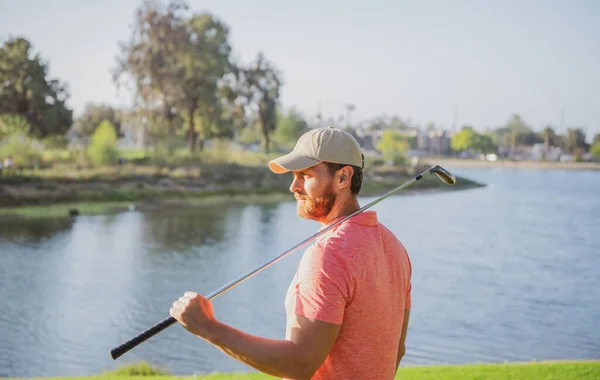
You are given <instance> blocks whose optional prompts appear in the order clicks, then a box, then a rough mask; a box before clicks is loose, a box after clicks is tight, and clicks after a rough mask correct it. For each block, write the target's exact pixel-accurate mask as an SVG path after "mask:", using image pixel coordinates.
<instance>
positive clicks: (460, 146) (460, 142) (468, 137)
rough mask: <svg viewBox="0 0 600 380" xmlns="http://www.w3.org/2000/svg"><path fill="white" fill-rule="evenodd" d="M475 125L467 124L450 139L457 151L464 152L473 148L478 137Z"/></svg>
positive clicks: (451, 144) (453, 148)
mask: <svg viewBox="0 0 600 380" xmlns="http://www.w3.org/2000/svg"><path fill="white" fill-rule="evenodd" d="M476 138H477V137H476V132H475V131H474V130H473V127H470V126H465V127H463V128H462V129H461V130H460V132H458V133H457V134H455V135H454V136H453V137H452V140H450V147H451V148H452V150H454V151H456V152H463V151H465V150H469V149H472V148H473V145H474V143H475V139H476Z"/></svg>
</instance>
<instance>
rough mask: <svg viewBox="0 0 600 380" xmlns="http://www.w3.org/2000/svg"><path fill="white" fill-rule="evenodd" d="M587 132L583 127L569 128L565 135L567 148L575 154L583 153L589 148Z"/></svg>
mask: <svg viewBox="0 0 600 380" xmlns="http://www.w3.org/2000/svg"><path fill="white" fill-rule="evenodd" d="M587 148H588V145H587V143H586V142H585V133H584V132H583V130H582V129H581V128H568V129H567V135H566V136H565V150H566V151H567V152H568V153H570V154H574V155H581V154H582V153H583V152H585V150H587Z"/></svg>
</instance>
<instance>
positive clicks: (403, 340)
mask: <svg viewBox="0 0 600 380" xmlns="http://www.w3.org/2000/svg"><path fill="white" fill-rule="evenodd" d="M409 319H410V309H406V310H404V320H403V321H402V333H401V334H400V343H399V344H398V358H397V359H396V368H398V366H399V365H400V360H402V357H403V356H404V354H405V353H406V333H407V332H408V320H409Z"/></svg>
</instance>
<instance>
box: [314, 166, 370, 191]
mask: <svg viewBox="0 0 600 380" xmlns="http://www.w3.org/2000/svg"><path fill="white" fill-rule="evenodd" d="M323 163H324V164H325V165H326V166H327V168H328V169H329V174H331V175H334V174H335V172H336V171H338V170H340V169H341V168H343V167H344V166H350V167H352V169H354V174H352V179H351V183H350V191H351V192H352V194H354V195H358V193H360V188H361V187H362V181H363V172H362V168H359V167H358V166H354V165H346V164H338V163H335V162H323Z"/></svg>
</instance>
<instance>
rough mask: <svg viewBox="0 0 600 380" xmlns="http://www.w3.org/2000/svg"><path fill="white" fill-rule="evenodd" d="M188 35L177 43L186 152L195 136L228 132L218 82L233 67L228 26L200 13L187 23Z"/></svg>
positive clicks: (192, 144) (179, 102)
mask: <svg viewBox="0 0 600 380" xmlns="http://www.w3.org/2000/svg"><path fill="white" fill-rule="evenodd" d="M186 26H187V31H188V35H189V39H188V40H187V41H186V44H184V45H183V46H181V50H180V65H181V70H180V72H181V76H180V82H179V83H180V85H179V86H178V87H180V88H181V97H179V99H178V104H179V106H180V108H181V109H182V110H184V112H186V119H187V123H186V124H187V126H188V132H187V136H188V141H189V146H190V152H194V150H195V142H196V139H197V137H200V138H201V139H205V138H208V137H211V136H215V135H216V136H219V135H223V134H228V135H231V132H232V130H231V123H229V121H230V120H227V119H226V118H224V114H223V113H224V111H223V107H222V104H221V98H220V89H219V84H220V82H221V80H222V79H223V77H224V76H225V75H226V74H228V73H230V72H231V71H232V70H233V66H232V64H231V62H230V60H229V59H230V54H231V46H230V43H229V29H228V27H227V26H226V25H225V24H223V23H222V22H220V21H219V20H217V19H216V18H214V17H213V16H212V15H210V14H207V13H204V14H200V15H196V16H194V17H192V18H191V19H190V20H189V21H188V22H187V23H186Z"/></svg>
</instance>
